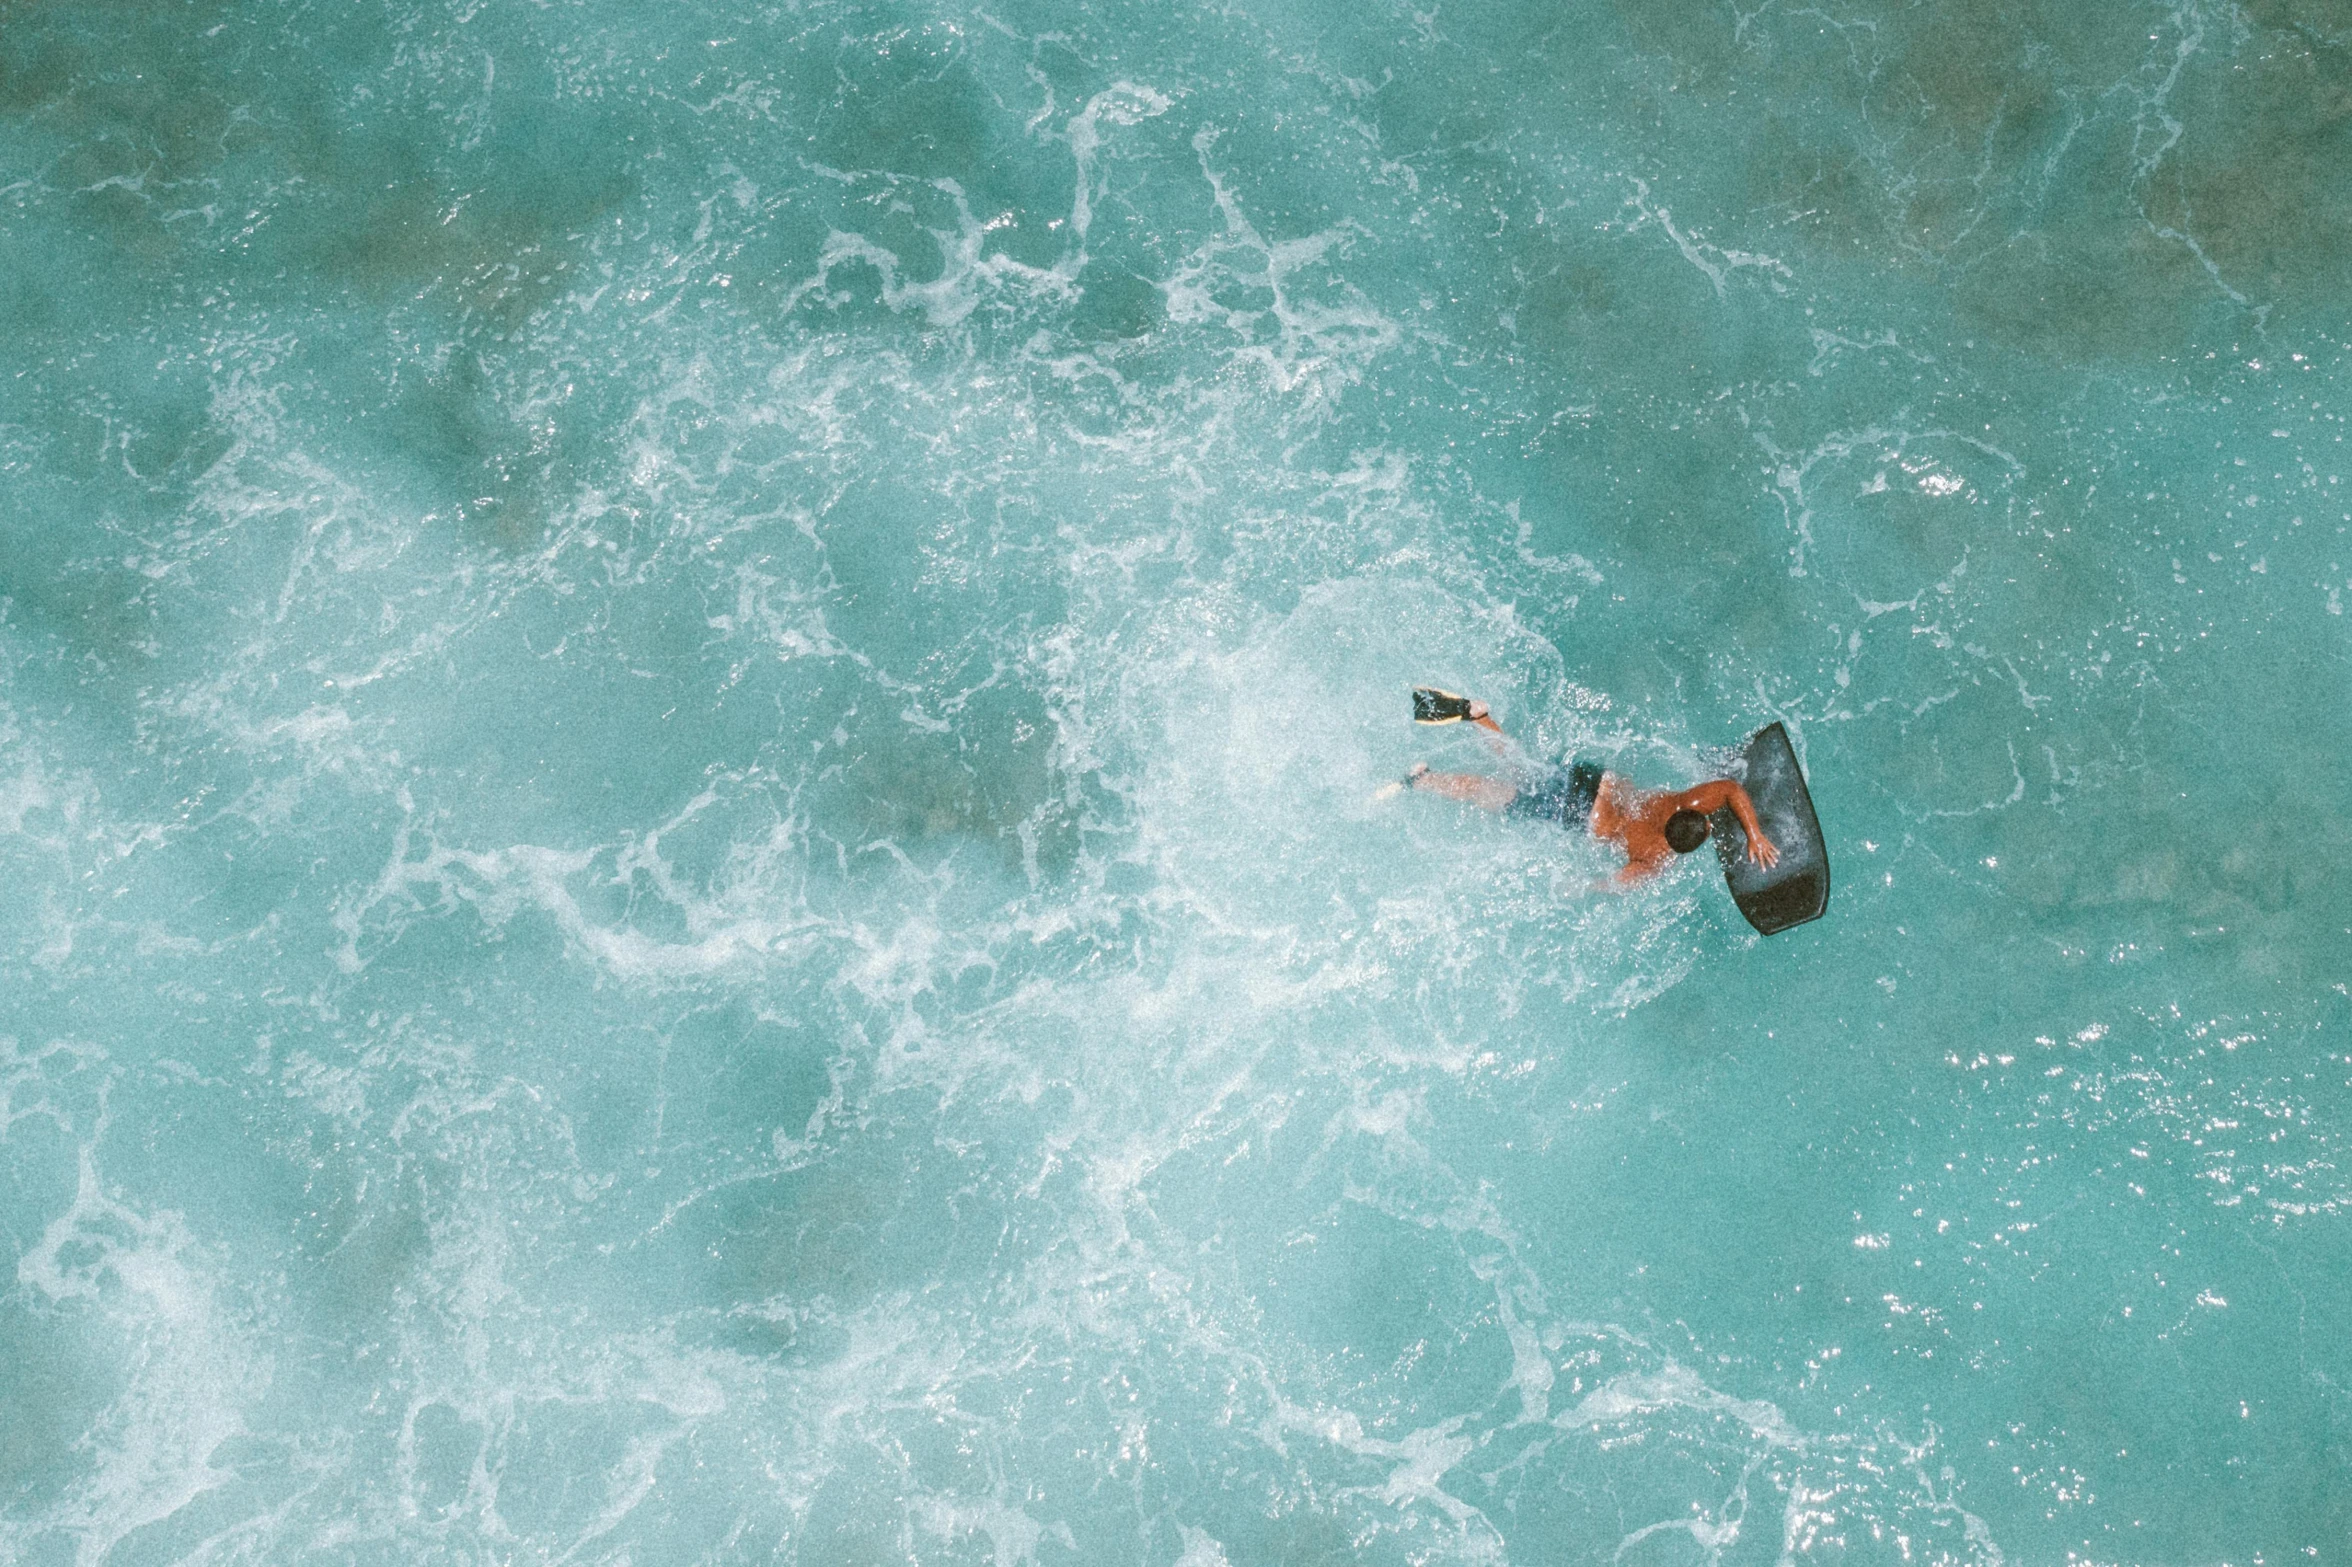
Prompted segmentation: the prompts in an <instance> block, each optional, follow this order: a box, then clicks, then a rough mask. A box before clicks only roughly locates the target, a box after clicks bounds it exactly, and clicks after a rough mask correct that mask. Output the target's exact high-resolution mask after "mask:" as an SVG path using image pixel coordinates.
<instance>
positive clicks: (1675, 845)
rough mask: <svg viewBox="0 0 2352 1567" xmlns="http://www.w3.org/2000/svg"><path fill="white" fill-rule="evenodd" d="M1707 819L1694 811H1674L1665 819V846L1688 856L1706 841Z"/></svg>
mask: <svg viewBox="0 0 2352 1567" xmlns="http://www.w3.org/2000/svg"><path fill="white" fill-rule="evenodd" d="M1707 831H1708V828H1707V818H1705V817H1704V816H1701V815H1700V814H1699V813H1698V812H1696V811H1676V812H1675V813H1674V814H1673V815H1672V816H1669V817H1667V818H1666V846H1667V847H1668V848H1670V849H1672V850H1673V851H1674V852H1675V853H1677V854H1688V853H1690V852H1691V850H1693V849H1695V848H1697V847H1698V846H1699V845H1700V844H1702V843H1705V842H1706V841H1707Z"/></svg>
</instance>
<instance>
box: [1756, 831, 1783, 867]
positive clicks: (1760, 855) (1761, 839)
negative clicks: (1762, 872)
mask: <svg viewBox="0 0 2352 1567" xmlns="http://www.w3.org/2000/svg"><path fill="white" fill-rule="evenodd" d="M1748 858H1749V859H1751V860H1753V861H1755V862H1756V863H1757V864H1758V865H1761V866H1763V867H1764V868H1765V869H1766V870H1770V869H1772V867H1773V866H1775V865H1778V864H1779V863H1780V851H1779V850H1778V849H1776V848H1774V847H1773V846H1772V840H1771V839H1770V838H1767V837H1765V836H1764V835H1763V834H1762V833H1760V832H1752V833H1750V834H1748Z"/></svg>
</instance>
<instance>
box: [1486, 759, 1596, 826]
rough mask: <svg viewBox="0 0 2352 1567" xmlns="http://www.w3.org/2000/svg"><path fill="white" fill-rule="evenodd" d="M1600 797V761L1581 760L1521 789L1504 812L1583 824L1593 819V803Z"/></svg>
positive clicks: (1568, 824) (1550, 820) (1505, 813)
mask: <svg viewBox="0 0 2352 1567" xmlns="http://www.w3.org/2000/svg"><path fill="white" fill-rule="evenodd" d="M1600 797H1601V766H1600V764H1599V763H1598V762H1578V763H1576V764H1574V765H1573V766H1570V767H1563V768H1560V769H1558V770H1556V771H1554V772H1552V773H1550V774H1549V775H1547V776H1545V777H1543V778H1539V779H1537V780H1536V781H1535V782H1534V783H1532V784H1529V785H1528V786H1527V787H1526V788H1524V789H1522V790H1520V791H1519V795H1518V798H1516V799H1514V800H1513V801H1512V802H1511V803H1510V804H1509V805H1507V806H1505V807H1504V808H1503V814H1504V815H1506V816H1526V817H1531V818H1533V819H1534V820H1536V821H1542V822H1557V823H1559V824H1560V825H1561V826H1562V827H1582V826H1583V825H1585V823H1587V822H1589V821H1591V820H1592V810H1593V802H1594V801H1595V800H1597V799H1599V798H1600Z"/></svg>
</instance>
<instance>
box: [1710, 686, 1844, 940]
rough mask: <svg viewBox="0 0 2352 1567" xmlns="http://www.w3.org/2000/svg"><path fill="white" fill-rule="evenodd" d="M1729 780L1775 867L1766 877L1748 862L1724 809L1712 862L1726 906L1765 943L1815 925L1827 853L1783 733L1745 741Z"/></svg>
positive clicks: (1822, 905) (1823, 898)
mask: <svg viewBox="0 0 2352 1567" xmlns="http://www.w3.org/2000/svg"><path fill="white" fill-rule="evenodd" d="M1735 776H1736V777H1737V778H1738V779H1739V781H1740V784H1741V785H1742V787H1744V788H1745V789H1746V790H1747V791H1748V798H1749V799H1751V800H1753V801H1755V802H1756V815H1757V817H1758V819H1760V820H1761V821H1762V822H1763V824H1764V835H1765V836H1766V837H1768V838H1770V839H1771V840H1772V846H1773V847H1774V848H1776V849H1778V850H1779V851H1780V863H1779V864H1777V865H1775V866H1773V867H1772V869H1770V870H1766V869H1764V868H1763V867H1762V866H1760V865H1757V864H1755V863H1754V862H1752V861H1751V860H1749V858H1748V835H1747V834H1746V833H1744V832H1742V831H1741V830H1740V825H1739V818H1738V817H1736V816H1734V815H1733V814H1732V813H1731V812H1730V811H1729V810H1728V809H1726V810H1721V811H1717V812H1716V813H1715V854H1716V857H1717V858H1719V859H1720V860H1721V861H1722V862H1723V880H1724V883H1725V885H1727V886H1729V887H1730V888H1731V897H1732V901H1733V902H1734V903H1737V904H1738V905H1739V911H1740V913H1742V914H1744V915H1746V916H1747V920H1748V923H1749V924H1750V925H1753V926H1755V927H1756V929H1757V930H1758V931H1759V932H1761V933H1762V934H1764V935H1767V936H1771V935H1777V934H1778V933H1779V932H1781V931H1784V930H1787V929H1789V928H1790V927H1791V926H1795V925H1802V924H1804V923H1806V922H1807V921H1809V920H1817V919H1819V918H1821V916H1822V913H1823V912H1824V911H1825V910H1827V909H1828V907H1829V847H1828V845H1826V844H1824V843H1823V842H1822V841H1821V821H1820V819H1819V818H1818V817H1816V816H1815V815H1814V814H1813V796H1812V794H1811V793H1810V792H1809V791H1808V790H1807V789H1806V788H1805V774H1804V770H1803V769H1802V768H1800V767H1798V766H1797V753H1796V750H1795V749H1794V748H1793V747H1792V746H1790V744H1789V738H1788V731H1787V730H1785V729H1783V728H1781V726H1780V725H1779V724H1772V725H1769V726H1767V727H1765V728H1763V729H1759V730H1757V731H1756V732H1755V733H1754V734H1753V735H1750V736H1749V737H1748V743H1747V745H1746V746H1744V747H1743V748H1742V749H1741V751H1740V760H1739V766H1738V770H1737V772H1736V774H1735Z"/></svg>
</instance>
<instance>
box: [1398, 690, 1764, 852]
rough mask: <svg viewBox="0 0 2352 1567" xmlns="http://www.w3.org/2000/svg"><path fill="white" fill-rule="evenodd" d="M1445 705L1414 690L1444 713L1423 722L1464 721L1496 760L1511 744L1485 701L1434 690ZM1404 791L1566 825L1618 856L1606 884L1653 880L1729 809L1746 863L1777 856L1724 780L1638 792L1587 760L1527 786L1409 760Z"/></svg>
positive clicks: (1743, 795) (1745, 803)
mask: <svg viewBox="0 0 2352 1567" xmlns="http://www.w3.org/2000/svg"><path fill="white" fill-rule="evenodd" d="M1433 694H1434V695H1435V696H1438V697H1442V698H1446V699H1447V700H1446V701H1444V702H1442V703H1437V704H1425V703H1423V702H1422V701H1421V693H1416V707H1417V709H1419V708H1422V707H1424V706H1433V707H1434V708H1435V709H1436V710H1440V711H1443V712H1444V713H1445V715H1446V716H1444V717H1439V718H1435V719H1432V718H1422V719H1419V720H1418V721H1419V722H1422V723H1431V722H1437V723H1444V722H1452V721H1457V720H1459V721H1465V722H1468V723H1471V724H1474V725H1476V726H1477V727H1479V728H1481V729H1483V730H1485V731H1486V732H1487V733H1488V735H1489V736H1490V737H1491V743H1492V744H1493V745H1494V746H1495V749H1496V752H1497V754H1499V755H1504V756H1506V757H1507V756H1508V755H1509V748H1510V744H1511V742H1510V739H1509V737H1508V736H1506V735H1504V733H1503V729H1502V726H1501V725H1500V724H1498V723H1496V722H1495V721H1494V719H1493V717H1492V716H1491V715H1490V714H1489V713H1488V711H1487V706H1486V704H1485V703H1484V702H1481V701H1478V700H1477V699H1475V698H1468V699H1464V698H1456V697H1452V696H1451V694H1450V693H1446V692H1435V693H1433ZM1403 786H1404V787H1405V788H1409V789H1414V790H1418V791H1420V792H1422V793H1424V794H1440V795H1444V796H1445V797H1446V798H1448V799H1451V800H1460V801H1462V802H1464V803H1465V804H1469V805H1475V806H1478V807H1479V808H1480V809H1482V810H1488V811H1494V812H1497V813H1498V814H1502V815H1511V816H1529V817H1535V818H1538V819H1541V820H1546V821H1553V822H1557V823H1558V824H1559V825H1560V826H1562V827H1566V828H1576V827H1583V828H1586V829H1587V830H1589V831H1590V832H1591V834H1592V835H1593V836H1594V837H1595V838H1598V839H1600V840H1601V841H1602V842H1603V843H1610V844H1615V845H1616V846H1617V848H1618V849H1619V850H1620V851H1622V852H1623V854H1624V855H1625V868H1624V869H1623V870H1621V871H1619V872H1618V873H1617V874H1616V876H1615V877H1614V878H1612V880H1613V884H1614V885H1616V886H1619V887H1629V886H1632V885H1633V884H1634V883H1636V882H1639V881H1643V880H1645V879H1647V878H1649V877H1651V876H1655V875H1656V874H1658V872H1659V871H1661V870H1663V869H1664V868H1665V867H1666V864H1667V862H1668V861H1669V860H1671V859H1673V858H1674V856H1676V855H1677V854H1688V853H1690V852H1691V851H1692V850H1693V849H1696V848H1697V847H1698V846H1699V845H1700V844H1702V843H1705V842H1706V841H1707V838H1708V835H1709V833H1710V830H1711V823H1710V818H1712V817H1713V816H1714V814H1715V813H1716V812H1717V811H1720V810H1722V809H1724V808H1725V807H1727V806H1728V807H1729V808H1730V810H1731V813H1732V815H1733V816H1735V817H1737V818H1738V820H1739V824H1740V831H1741V832H1743V833H1745V834H1746V835H1747V840H1748V858H1749V859H1751V860H1753V861H1754V862H1755V863H1757V864H1758V865H1761V866H1765V867H1767V868H1769V867H1771V866H1772V865H1774V864H1775V863H1777V862H1778V861H1779V859H1780V851H1779V850H1778V849H1777V848H1775V847H1773V844H1772V840H1771V839H1769V838H1767V837H1766V836H1764V824H1763V823H1762V822H1761V821H1759V820H1757V817H1756V803H1755V802H1754V801H1753V800H1751V799H1749V798H1748V791H1747V790H1745V789H1743V788H1741V787H1740V786H1739V785H1738V784H1737V783H1734V782H1733V781H1732V780H1731V779H1729V778H1716V779H1711V780H1709V781H1708V782H1706V783H1702V784H1698V785H1695V786H1693V787H1691V788H1688V789H1670V790H1656V791H1643V790H1639V789H1636V788H1634V787H1633V785H1632V784H1630V783H1628V782H1627V781H1626V780H1625V779H1623V778H1621V777H1619V776H1618V775H1617V774H1615V773H1610V772H1603V771H1602V770H1601V769H1600V768H1599V767H1598V766H1596V765H1594V764H1592V763H1590V762H1579V763H1576V764H1574V765H1573V766H1571V767H1566V768H1560V769H1556V770H1555V771H1553V772H1552V773H1551V774H1549V775H1547V776H1545V777H1542V778H1538V779H1536V780H1534V781H1533V782H1531V783H1530V784H1529V785H1527V786H1526V787H1524V788H1523V787H1521V786H1520V785H1519V784H1516V783H1513V782H1512V781H1511V780H1509V779H1507V778H1487V777H1482V776H1480V775H1479V774H1476V773H1440V772H1432V771H1431V770H1430V769H1429V767H1428V766H1427V765H1426V764H1422V763H1416V764H1415V765H1414V767H1413V770H1412V771H1411V772H1409V773H1407V774H1406V775H1405V777H1404V780H1403Z"/></svg>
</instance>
